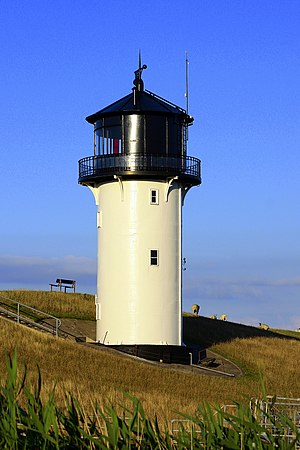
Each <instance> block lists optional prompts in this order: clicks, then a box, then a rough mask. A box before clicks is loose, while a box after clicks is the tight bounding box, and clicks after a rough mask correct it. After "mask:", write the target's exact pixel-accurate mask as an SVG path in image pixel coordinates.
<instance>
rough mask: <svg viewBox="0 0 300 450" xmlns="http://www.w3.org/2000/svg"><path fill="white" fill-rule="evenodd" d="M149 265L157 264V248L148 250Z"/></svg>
mask: <svg viewBox="0 0 300 450" xmlns="http://www.w3.org/2000/svg"><path fill="white" fill-rule="evenodd" d="M150 266H158V250H150Z"/></svg>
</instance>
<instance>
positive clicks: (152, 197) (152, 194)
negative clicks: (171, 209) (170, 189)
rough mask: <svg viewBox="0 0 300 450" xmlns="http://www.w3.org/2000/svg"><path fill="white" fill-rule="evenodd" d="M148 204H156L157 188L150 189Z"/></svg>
mask: <svg viewBox="0 0 300 450" xmlns="http://www.w3.org/2000/svg"><path fill="white" fill-rule="evenodd" d="M150 204H151V205H158V189H150Z"/></svg>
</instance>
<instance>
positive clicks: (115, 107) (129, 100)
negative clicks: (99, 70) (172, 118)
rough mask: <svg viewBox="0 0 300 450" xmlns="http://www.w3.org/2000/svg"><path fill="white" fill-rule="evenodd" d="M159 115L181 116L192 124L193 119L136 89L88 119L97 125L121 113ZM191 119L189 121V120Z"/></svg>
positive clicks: (170, 105) (153, 96)
mask: <svg viewBox="0 0 300 450" xmlns="http://www.w3.org/2000/svg"><path fill="white" fill-rule="evenodd" d="M136 112H140V113H146V114H147V113H151V112H154V113H158V114H164V115H173V114H176V115H181V116H183V118H184V119H185V120H187V121H188V122H192V118H191V117H190V116H188V114H187V113H186V111H185V110H184V109H183V108H180V107H179V106H176V105H174V104H173V103H171V102H169V101H168V100H165V99H163V98H162V97H159V96H158V95H156V94H154V93H153V92H150V91H147V90H146V91H144V90H142V91H137V90H135V88H134V89H133V92H132V93H131V94H128V95H126V96H125V97H123V98H121V99H120V100H117V101H116V102H114V103H112V104H111V105H108V106H106V107H105V108H103V109H101V110H100V111H98V112H96V113H95V114H92V115H90V116H88V117H87V118H86V120H87V121H88V122H89V123H92V124H93V123H95V122H96V121H97V120H99V119H100V118H101V117H105V116H110V115H116V114H120V113H125V114H126V113H128V114H130V113H136ZM188 119H189V120H188Z"/></svg>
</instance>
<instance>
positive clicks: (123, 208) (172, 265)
mask: <svg viewBox="0 0 300 450" xmlns="http://www.w3.org/2000/svg"><path fill="white" fill-rule="evenodd" d="M145 68H146V66H145V65H144V66H142V67H141V65H140V67H139V69H138V70H136V71H135V80H134V87H133V89H132V93H130V94H129V95H127V96H125V97H123V98H121V99H120V100H117V101H116V102H114V103H112V104H111V105H109V106H107V107H106V108H103V109H101V110H100V111H98V112H96V113H95V114H92V115H90V116H88V117H87V119H86V120H87V121H88V122H89V123H91V124H93V126H94V154H93V156H89V157H86V158H83V159H81V160H80V161H79V183H80V184H82V185H84V186H88V187H89V188H90V189H91V191H92V192H93V195H94V197H95V201H96V205H97V228H98V271H97V295H96V323H97V326H96V340H97V341H98V342H99V343H101V344H105V345H110V346H114V347H116V348H119V349H123V350H125V351H129V352H131V353H134V354H137V355H140V356H144V357H149V359H159V360H168V361H169V362H170V361H172V362H173V361H179V359H181V360H182V358H183V359H184V357H183V356H182V355H183V354H184V347H182V292H181V291H182V205H183V200H184V197H185V195H186V193H187V191H188V190H189V189H190V188H191V187H192V186H196V185H199V184H200V183H201V178H200V160H199V159H197V158H194V157H191V156H187V148H186V146H187V127H188V126H189V125H191V124H192V122H193V118H192V117H191V116H189V115H188V114H187V112H186V111H185V110H184V109H182V108H180V107H178V106H176V105H174V104H172V103H170V102H169V101H167V100H164V99H162V98H161V97H159V96H157V95H155V94H153V93H152V92H150V91H147V90H145V89H144V84H143V81H142V71H143V69H145ZM166 355H167V356H166ZM172 355H173V356H172ZM174 355H180V356H178V357H177V359H176V357H175V356H174ZM178 358H179V359H178Z"/></svg>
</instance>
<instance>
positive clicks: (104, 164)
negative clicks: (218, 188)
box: [79, 154, 201, 180]
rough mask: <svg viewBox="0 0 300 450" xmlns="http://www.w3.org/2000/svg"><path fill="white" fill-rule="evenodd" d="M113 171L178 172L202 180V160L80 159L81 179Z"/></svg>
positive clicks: (154, 157) (158, 157) (144, 157)
mask: <svg viewBox="0 0 300 450" xmlns="http://www.w3.org/2000/svg"><path fill="white" fill-rule="evenodd" d="M111 172H139V173H145V172H147V173H167V174H168V173H172V174H174V173H176V174H178V175H187V176H191V177H194V178H198V179H199V180H200V176H201V161H200V159H198V158H195V157H194V156H181V157H177V156H163V155H123V154H118V155H100V156H88V157H86V158H82V159H80V160H79V179H81V178H84V177H90V176H97V175H100V176H101V175H103V174H107V173H111Z"/></svg>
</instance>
